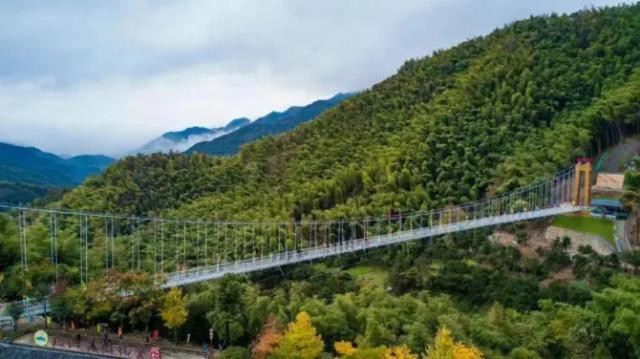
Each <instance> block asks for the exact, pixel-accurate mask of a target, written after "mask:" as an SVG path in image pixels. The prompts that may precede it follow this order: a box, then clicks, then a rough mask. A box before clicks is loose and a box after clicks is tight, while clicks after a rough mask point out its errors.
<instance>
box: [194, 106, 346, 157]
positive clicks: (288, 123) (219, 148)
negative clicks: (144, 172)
mask: <svg viewBox="0 0 640 359" xmlns="http://www.w3.org/2000/svg"><path fill="white" fill-rule="evenodd" d="M353 95H354V94H352V93H346V94H343V93H340V94H337V95H335V96H333V97H331V98H329V99H326V100H318V101H315V102H313V103H311V104H308V105H306V106H293V107H290V108H289V109H287V110H286V111H284V112H271V113H270V114H268V115H266V116H264V117H261V118H259V119H257V120H255V121H254V122H253V123H251V124H249V125H247V126H245V127H243V128H241V129H239V130H237V131H234V132H232V133H229V134H225V135H223V136H220V137H217V138H215V139H212V140H209V141H203V142H200V143H197V144H195V145H194V146H193V147H191V148H189V149H188V150H187V151H186V153H194V152H201V153H207V154H210V155H231V154H235V153H237V152H238V150H239V149H240V146H242V145H243V144H245V143H248V142H252V141H255V140H257V139H259V138H261V137H264V136H267V135H275V134H278V133H282V132H286V131H289V130H291V129H293V128H295V127H296V126H298V125H299V124H301V123H304V122H306V121H309V120H311V119H313V118H315V117H316V116H318V115H320V114H321V113H322V112H324V111H326V110H328V109H330V108H332V107H334V106H336V105H338V104H339V103H340V102H342V101H344V100H346V99H348V98H349V97H351V96H353Z"/></svg>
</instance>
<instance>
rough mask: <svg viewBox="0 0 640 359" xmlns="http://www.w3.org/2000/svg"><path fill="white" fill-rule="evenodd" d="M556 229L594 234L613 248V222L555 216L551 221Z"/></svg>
mask: <svg viewBox="0 0 640 359" xmlns="http://www.w3.org/2000/svg"><path fill="white" fill-rule="evenodd" d="M551 224H552V225H554V226H556V227H561V228H566V229H570V230H573V231H577V232H583V233H590V234H595V235H596V236H600V237H602V238H604V239H606V240H607V241H608V242H609V243H611V245H612V246H614V247H615V245H616V243H615V239H614V238H613V231H614V228H613V221H612V220H610V219H607V218H596V217H583V216H556V217H555V218H553V220H552V221H551Z"/></svg>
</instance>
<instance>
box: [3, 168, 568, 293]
mask: <svg viewBox="0 0 640 359" xmlns="http://www.w3.org/2000/svg"><path fill="white" fill-rule="evenodd" d="M573 178H574V170H573V169H569V170H565V171H562V172H560V173H559V174H557V175H556V176H555V177H553V178H550V179H546V180H543V181H540V182H538V183H535V184H533V185H531V186H527V187H524V188H519V189H516V190H514V191H511V192H508V193H505V194H502V195H499V196H495V197H493V198H488V199H486V200H481V201H477V202H472V203H467V204H462V205H457V206H454V205H449V206H446V207H445V208H440V209H432V210H428V211H418V212H412V213H401V212H399V211H390V212H389V213H387V215H385V216H381V217H376V218H357V219H338V220H324V219H322V220H302V221H290V222H243V221H212V220H201V219H172V218H153V217H136V216H120V215H113V214H101V213H90V212H76V211H66V210H53V209H35V208H26V207H19V206H18V207H15V206H5V205H0V207H4V208H9V209H11V211H12V212H10V213H12V214H13V215H14V216H15V218H16V221H15V223H16V229H17V238H16V240H19V242H20V245H19V247H20V257H21V267H22V270H23V271H24V272H27V271H28V270H29V267H30V266H31V265H33V264H34V262H36V263H37V265H39V266H42V265H50V266H51V267H52V268H55V270H52V273H54V274H53V276H54V277H55V279H59V278H60V277H61V276H65V277H66V278H67V279H68V280H77V281H79V282H88V281H89V280H90V279H91V276H92V275H93V276H95V275H109V273H110V272H111V271H112V270H118V271H145V272H149V273H153V274H155V275H157V276H158V278H171V277H176V276H181V275H191V274H193V273H199V272H202V271H212V270H215V271H221V270H231V268H233V267H236V268H237V267H238V266H251V265H254V266H256V265H257V264H260V263H264V262H267V261H269V260H271V261H274V260H278V261H279V260H283V259H287V258H291V257H292V256H298V255H299V254H300V253H303V254H305V253H314V255H316V254H318V255H320V253H322V251H325V252H327V253H329V252H330V250H331V249H333V250H334V252H341V251H342V248H347V249H349V248H352V249H353V248H355V249H357V248H358V243H369V244H371V243H373V242H374V241H377V240H389V241H390V238H391V237H393V236H394V235H396V234H398V233H414V234H415V231H416V230H429V231H430V232H429V233H439V232H438V231H441V232H442V233H445V232H446V233H450V231H452V230H455V228H456V227H455V226H458V227H459V228H460V230H464V228H466V227H467V225H469V226H470V225H472V224H473V225H477V224H478V223H482V222H481V221H482V220H485V219H496V218H502V217H504V216H513V215H514V214H519V213H531V212H533V211H540V210H544V209H549V208H559V207H561V206H567V205H571V200H572V183H573ZM479 221H480V222H479ZM498 222H499V221H497V222H496V223H498ZM465 224H466V225H465ZM447 231H449V232H447ZM395 237H397V236H395ZM62 243H64V244H65V245H64V246H63V245H62ZM350 246H351V247H350ZM45 250H46V251H47V252H46V253H45V252H44V251H45ZM59 267H61V268H59ZM71 267H76V268H77V269H78V271H77V273H78V277H77V278H75V279H74V278H72V277H70V276H71V275H72V271H69V268H71Z"/></svg>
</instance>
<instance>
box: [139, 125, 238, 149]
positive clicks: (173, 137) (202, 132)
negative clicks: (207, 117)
mask: <svg viewBox="0 0 640 359" xmlns="http://www.w3.org/2000/svg"><path fill="white" fill-rule="evenodd" d="M249 123H250V121H249V119H248V118H246V117H240V118H236V119H233V120H231V121H230V122H229V123H228V124H227V125H225V126H222V127H214V128H206V127H201V126H192V127H187V128H185V129H183V130H180V131H169V132H165V133H163V134H162V135H161V136H160V137H158V138H156V139H153V140H151V141H149V142H147V143H146V144H144V145H143V146H142V147H140V148H138V149H137V150H134V151H132V154H138V153H141V154H151V153H156V152H161V153H167V152H171V151H173V152H182V151H184V150H186V149H188V148H190V147H191V146H193V145H194V144H196V143H199V142H202V141H206V140H211V139H214V138H216V137H219V136H223V135H225V134H227V133H230V132H233V131H236V130H238V129H240V128H242V127H244V126H246V125H248V124H249Z"/></svg>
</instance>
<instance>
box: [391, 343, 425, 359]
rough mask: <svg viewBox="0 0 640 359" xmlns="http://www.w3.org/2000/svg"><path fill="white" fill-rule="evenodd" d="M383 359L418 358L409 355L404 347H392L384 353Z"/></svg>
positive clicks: (407, 349)
mask: <svg viewBox="0 0 640 359" xmlns="http://www.w3.org/2000/svg"><path fill="white" fill-rule="evenodd" d="M384 359H418V356H417V355H415V354H412V353H411V350H409V348H407V346H406V345H401V346H397V347H392V348H389V350H387V352H386V353H384Z"/></svg>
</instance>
